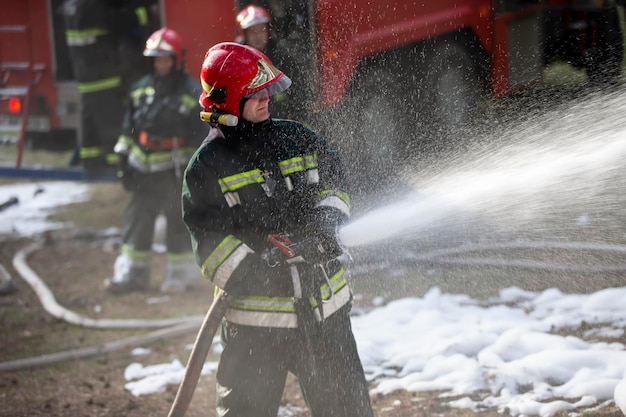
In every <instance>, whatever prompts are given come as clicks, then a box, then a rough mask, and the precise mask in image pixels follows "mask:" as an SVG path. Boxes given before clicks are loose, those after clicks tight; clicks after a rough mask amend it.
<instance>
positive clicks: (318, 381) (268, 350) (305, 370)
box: [216, 307, 374, 417]
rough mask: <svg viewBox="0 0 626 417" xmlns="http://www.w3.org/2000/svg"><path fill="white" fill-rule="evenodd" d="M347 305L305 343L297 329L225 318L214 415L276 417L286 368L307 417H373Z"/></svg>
mask: <svg viewBox="0 0 626 417" xmlns="http://www.w3.org/2000/svg"><path fill="white" fill-rule="evenodd" d="M348 310H349V307H345V308H343V309H341V310H340V311H338V312H336V313H335V314H333V315H331V316H330V317H328V318H327V319H326V320H325V321H324V322H323V324H322V325H320V326H319V330H318V331H315V333H314V334H310V335H308V336H309V341H310V342H307V340H306V339H307V338H306V337H305V336H304V335H303V334H302V332H301V331H300V330H299V329H282V328H263V327H251V326H241V325H236V324H232V323H226V322H224V323H223V324H224V325H223V326H222V343H223V345H224V350H223V351H222V353H221V357H220V363H219V366H218V371H217V412H216V416H218V417H276V415H277V414H278V408H279V404H280V400H281V398H282V394H283V390H284V387H285V381H286V378H287V373H288V372H291V373H292V374H294V375H295V376H296V377H297V378H298V382H299V383H300V388H301V390H302V394H303V396H304V399H305V401H306V403H307V405H308V407H309V410H310V411H311V416H312V417H373V415H374V414H373V411H372V407H371V403H370V398H369V394H368V389H367V382H366V381H365V376H364V373H363V367H362V365H361V360H360V358H359V355H358V352H357V348H356V342H355V340H354V336H353V333H352V327H351V323H350V317H349V315H348Z"/></svg>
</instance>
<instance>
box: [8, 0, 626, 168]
mask: <svg viewBox="0 0 626 417" xmlns="http://www.w3.org/2000/svg"><path fill="white" fill-rule="evenodd" d="M61 2H62V0H9V4H8V5H5V6H4V7H3V9H4V10H3V13H2V14H0V36H1V40H0V69H1V71H2V77H1V78H0V82H1V83H2V84H1V85H0V100H1V102H0V131H2V132H5V133H6V131H7V130H8V129H9V127H10V126H12V127H11V129H13V131H15V129H16V128H15V126H17V125H18V124H19V123H17V122H22V123H21V125H22V126H23V127H24V131H25V133H26V134H35V133H37V132H42V133H43V132H47V133H58V132H66V131H70V132H72V131H73V129H75V128H76V126H75V122H76V114H77V108H76V106H77V104H76V97H77V96H76V95H73V94H74V93H75V89H73V88H71V85H72V84H71V80H70V79H68V78H69V77H67V76H66V75H67V74H66V72H64V71H63V68H64V65H65V64H64V62H66V61H67V54H66V53H65V50H64V43H63V36H62V35H63V34H62V28H60V25H59V22H60V20H59V19H58V18H57V17H56V16H55V9H56V8H58V6H59V4H60V3H61ZM252 2H253V3H256V4H258V5H261V6H264V7H266V8H267V9H268V10H270V11H271V13H272V15H273V16H274V30H275V35H276V36H277V37H278V38H280V39H282V40H283V43H284V44H285V45H287V46H288V49H289V50H290V51H292V52H293V55H294V58H293V59H294V60H295V61H296V62H298V65H299V66H300V69H301V71H300V72H302V73H304V74H307V77H306V83H307V85H306V91H307V92H308V96H309V97H307V99H308V100H307V101H308V105H309V111H310V114H311V118H310V120H309V121H310V123H311V124H313V125H314V126H315V127H316V128H319V129H321V130H323V131H324V132H325V133H327V134H328V135H329V136H330V137H331V138H332V139H333V140H335V141H336V142H337V143H338V144H339V146H340V147H343V148H344V149H350V150H351V153H352V154H358V155H364V156H365V158H366V159H367V158H369V159H373V160H376V161H378V160H381V161H383V162H389V161H391V160H393V158H395V157H397V156H399V155H402V154H404V153H406V152H407V150H410V149H411V148H412V147H414V146H418V144H419V141H420V138H421V137H422V136H423V135H424V133H425V132H428V131H434V130H437V131H440V130H439V129H432V126H456V125H462V124H463V123H465V122H467V121H469V120H472V117H473V113H474V110H475V108H476V103H477V101H478V100H479V99H480V97H481V96H483V95H485V94H487V95H491V96H493V97H502V96H506V95H508V94H510V93H512V92H515V91H519V90H523V89H526V88H529V87H532V86H533V85H536V84H538V83H540V82H541V80H542V75H543V70H544V68H545V67H546V65H548V64H549V63H551V62H553V61H555V60H563V61H566V62H568V63H570V64H572V65H573V66H575V67H578V68H583V69H585V70H586V72H587V74H588V76H589V79H590V80H592V81H605V80H609V81H610V80H614V79H616V78H618V77H620V76H621V64H622V58H623V40H622V32H621V29H620V24H619V18H618V6H617V5H616V2H615V0H602V1H600V0H463V1H459V0H438V1H409V0H263V1H254V0H253V1H252ZM247 3H248V2H244V1H242V0H235V2H234V4H233V3H229V2H227V1H218V0H185V1H184V2H182V1H179V0H161V3H160V6H161V12H162V22H163V23H164V24H165V25H167V26H169V27H171V28H173V29H175V30H177V31H179V32H180V34H181V35H182V37H183V39H184V40H185V44H186V47H187V59H186V61H187V68H188V70H189V71H190V73H191V74H194V73H198V72H199V68H200V65H201V62H202V58H203V56H204V53H205V52H206V50H207V49H208V48H209V47H210V46H211V45H213V44H214V43H216V42H219V41H226V40H233V39H234V38H235V18H234V17H235V15H236V13H237V11H238V10H239V9H241V8H242V7H243V6H244V5H245V4H247ZM29 95H30V99H28V97H29ZM67 97H71V98H72V100H69V101H68V100H65V99H66V98H67ZM26 113H28V114H29V116H28V118H26V117H24V114H26ZM25 121H27V123H23V122H25ZM73 124H74V125H73Z"/></svg>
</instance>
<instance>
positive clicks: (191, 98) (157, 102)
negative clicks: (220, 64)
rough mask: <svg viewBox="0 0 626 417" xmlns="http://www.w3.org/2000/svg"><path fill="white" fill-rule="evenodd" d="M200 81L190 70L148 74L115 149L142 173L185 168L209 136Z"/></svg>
mask: <svg viewBox="0 0 626 417" xmlns="http://www.w3.org/2000/svg"><path fill="white" fill-rule="evenodd" d="M201 92H202V88H201V87H200V85H199V84H198V83H197V82H196V81H194V80H193V79H192V78H191V77H190V76H189V75H188V74H187V73H186V72H182V71H179V70H176V71H175V72H174V73H172V74H170V75H168V76H166V77H154V76H153V75H152V74H149V75H146V76H144V77H143V78H141V79H139V80H138V81H137V82H135V83H134V84H133V85H132V87H131V89H130V94H129V100H128V102H129V104H128V108H127V111H126V114H125V116H124V121H123V123H122V134H121V135H120V137H119V139H118V141H117V144H116V145H115V152H116V153H118V154H120V155H127V156H128V165H129V166H130V167H131V168H133V169H135V170H137V171H140V172H142V173H150V172H158V171H165V170H168V169H173V168H174V169H176V168H177V167H178V168H180V170H181V175H182V170H183V169H184V167H185V166H186V164H187V161H189V158H190V157H191V155H193V153H194V152H195V151H196V149H197V148H198V146H199V145H200V143H202V140H203V139H204V137H205V136H206V132H207V126H206V124H205V123H204V122H202V121H201V120H200V118H199V117H198V113H199V112H200V105H199V104H198V100H197V98H198V96H199V95H200V93H201Z"/></svg>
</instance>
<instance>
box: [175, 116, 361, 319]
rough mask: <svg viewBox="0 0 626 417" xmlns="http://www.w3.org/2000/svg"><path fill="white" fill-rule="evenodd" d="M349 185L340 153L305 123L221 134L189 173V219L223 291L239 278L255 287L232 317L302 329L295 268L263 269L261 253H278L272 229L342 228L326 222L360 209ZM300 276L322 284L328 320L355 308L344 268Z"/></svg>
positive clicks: (197, 246) (314, 303)
mask: <svg viewBox="0 0 626 417" xmlns="http://www.w3.org/2000/svg"><path fill="white" fill-rule="evenodd" d="M344 186H345V184H344V176H343V172H342V169H341V164H340V160H339V158H338V155H337V153H336V152H335V151H334V149H332V148H331V147H330V146H329V145H328V144H327V143H326V142H325V141H324V139H323V138H322V137H321V136H319V135H318V134H317V133H315V132H313V131H312V130H310V129H308V128H307V127H305V126H304V125H303V124H301V123H299V122H295V121H288V120H278V119H271V120H268V121H266V122H263V123H259V124H253V125H252V124H250V123H246V122H243V124H242V122H241V121H240V124H239V125H238V126H236V127H224V126H220V127H219V128H217V127H213V128H212V130H211V132H210V133H209V136H208V137H207V139H206V140H205V143H204V144H203V145H202V146H201V147H200V148H199V149H198V151H197V152H196V153H195V154H194V156H193V157H192V159H191V161H190V162H189V165H188V166H187V170H186V171H185V179H184V183H183V219H184V221H185V224H186V225H187V228H188V229H189V232H190V233H191V238H192V243H193V248H194V252H195V256H196V261H197V263H198V265H199V266H200V267H201V270H202V274H203V275H204V276H205V277H206V278H207V279H209V280H211V281H212V282H213V283H214V284H215V285H216V286H217V287H219V288H224V287H225V286H226V285H227V283H228V282H229V280H231V279H235V278H236V279H237V281H240V280H242V279H243V282H245V287H244V289H243V290H242V291H243V293H242V295H241V296H239V297H237V298H236V299H235V301H234V302H233V303H232V304H231V305H230V308H229V310H228V311H227V313H226V319H227V320H228V321H230V322H233V323H238V324H243V325H251V326H265V327H287V328H294V327H297V326H298V324H297V323H298V322H297V318H296V314H295V309H294V298H293V296H294V290H293V285H292V280H291V275H290V272H289V269H288V268H287V267H284V266H281V267H276V268H270V267H269V266H264V267H263V264H262V262H263V260H262V259H261V256H260V254H262V253H263V252H264V251H266V250H267V249H269V244H268V243H267V237H268V235H269V234H271V233H281V234H285V235H289V237H290V239H291V240H292V241H294V242H296V241H299V240H301V239H303V238H305V237H307V236H311V235H315V233H316V232H317V231H318V229H320V228H325V227H329V226H331V227H332V226H333V225H332V224H330V225H329V224H324V222H332V223H336V222H339V221H341V220H342V219H346V218H347V217H348V216H349V214H350V204H349V198H348V196H347V194H346V193H345V192H344V191H343V190H344ZM320 213H332V215H325V216H322V215H320ZM250 260H252V262H250ZM250 264H255V265H261V268H256V269H255V270H254V271H255V272H254V273H251V271H250V269H249V268H246V267H245V266H246V265H250ZM300 272H301V275H302V276H301V280H302V281H303V282H305V284H306V283H307V282H317V284H316V285H317V287H316V288H317V294H318V295H319V297H318V298H316V297H313V296H310V297H309V300H310V304H311V310H312V311H313V312H314V315H315V317H316V318H317V319H318V320H321V319H322V317H328V316H330V315H331V314H333V313H334V312H336V311H338V310H339V309H340V308H341V307H342V306H344V305H346V304H348V303H349V302H350V300H351V292H350V289H349V287H348V283H347V281H346V277H345V276H344V270H343V268H342V267H341V265H340V264H339V262H337V261H332V262H330V263H328V264H327V268H326V272H327V279H324V280H319V276H320V273H321V271H318V269H317V268H315V267H314V266H312V265H306V264H305V265H303V267H302V269H301V270H300ZM242 274H243V275H242ZM307 280H311V281H307ZM303 286H304V285H303ZM322 300H323V302H322ZM320 306H321V308H322V311H321V314H320V310H319V309H320Z"/></svg>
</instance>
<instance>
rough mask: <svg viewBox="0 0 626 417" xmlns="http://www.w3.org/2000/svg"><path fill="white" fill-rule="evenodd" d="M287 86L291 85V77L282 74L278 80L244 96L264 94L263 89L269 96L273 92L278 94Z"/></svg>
mask: <svg viewBox="0 0 626 417" xmlns="http://www.w3.org/2000/svg"><path fill="white" fill-rule="evenodd" d="M289 86H291V79H290V78H289V77H287V76H286V75H285V74H282V75H281V76H280V77H279V78H278V80H276V81H275V82H273V83H272V84H270V85H268V86H266V87H265V88H262V89H260V90H257V91H255V92H254V93H250V94H246V95H245V96H244V98H252V97H254V96H256V95H257V94H265V93H264V92H265V91H267V94H268V95H269V96H270V97H271V96H273V95H274V94H278V93H280V92H282V91H285V90H286V89H288V88H289Z"/></svg>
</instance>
